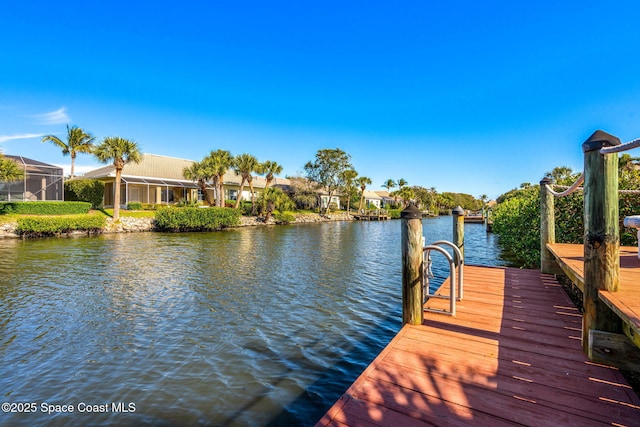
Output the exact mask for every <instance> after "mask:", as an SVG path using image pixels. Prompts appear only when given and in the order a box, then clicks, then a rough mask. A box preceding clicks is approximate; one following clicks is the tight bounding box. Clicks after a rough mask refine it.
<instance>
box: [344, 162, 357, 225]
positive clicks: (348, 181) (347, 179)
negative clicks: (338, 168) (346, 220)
mask: <svg viewBox="0 0 640 427" xmlns="http://www.w3.org/2000/svg"><path fill="white" fill-rule="evenodd" d="M357 177H358V172H356V171H355V170H353V169H347V170H346V171H344V172H342V181H343V182H344V190H345V193H347V214H349V213H350V212H351V196H352V195H353V193H354V192H355V189H354V181H355V179H356V178H357Z"/></svg>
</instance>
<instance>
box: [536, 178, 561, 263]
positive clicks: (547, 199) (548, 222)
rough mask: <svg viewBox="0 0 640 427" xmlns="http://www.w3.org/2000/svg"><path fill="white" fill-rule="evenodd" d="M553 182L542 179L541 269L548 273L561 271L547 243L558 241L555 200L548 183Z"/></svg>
mask: <svg viewBox="0 0 640 427" xmlns="http://www.w3.org/2000/svg"><path fill="white" fill-rule="evenodd" d="M549 184H551V180H550V179H549V178H544V179H542V180H541V181H540V271H542V272H543V273H546V274H557V273H559V271H558V270H559V268H558V264H557V263H556V259H555V257H554V256H553V254H552V253H551V252H549V249H547V243H552V244H553V243H555V242H556V224H555V214H554V209H555V201H554V196H553V194H551V192H550V191H549V189H548V188H547V185H549Z"/></svg>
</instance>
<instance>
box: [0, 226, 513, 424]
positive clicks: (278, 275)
mask: <svg viewBox="0 0 640 427" xmlns="http://www.w3.org/2000/svg"><path fill="white" fill-rule="evenodd" d="M423 224H424V234H425V237H426V241H427V243H429V242H432V241H435V240H439V239H447V240H450V239H451V233H452V231H451V228H452V219H451V217H440V218H430V219H425V220H424V221H423ZM465 232H466V238H465V247H466V249H465V251H466V257H467V263H470V264H481V265H502V264H504V263H503V262H502V261H501V260H500V259H499V250H498V248H497V245H496V242H495V240H494V236H493V235H492V234H487V233H486V232H485V231H484V228H483V226H482V225H480V224H467V225H466V228H465ZM400 250H401V248H400V221H385V222H330V223H319V224H307V225H291V226H275V227H257V228H240V229H233V230H227V231H222V232H216V233H184V234H165V233H139V234H118V235H102V236H97V237H90V238H88V237H82V238H68V239H55V238H51V239H37V240H19V239H4V240H0V332H1V335H0V372H2V375H1V376H0V390H1V391H2V399H1V400H2V403H5V402H7V403H12V404H13V405H11V407H8V409H9V412H3V413H0V424H2V425H18V426H20V425H24V426H32V425H60V426H62V425H65V426H66V425H73V426H75V425H77V426H81V425H83V426H84V425H106V424H110V425H124V426H127V425H132V426H133V425H153V426H183V425H212V426H266V425H272V426H292V425H293V426H296V425H313V423H315V421H317V420H318V419H319V418H320V417H321V416H322V414H323V413H324V412H325V411H326V410H327V409H328V408H329V407H330V406H331V405H332V404H333V403H334V402H335V400H336V399H337V398H338V397H339V396H340V395H341V394H342V393H343V392H344V391H345V389H346V388H347V387H348V386H349V385H350V384H351V382H353V380H354V379H355V378H356V377H357V376H358V375H359V374H360V373H361V372H362V370H363V369H364V368H365V367H366V366H367V365H368V364H369V363H370V362H371V361H372V360H373V359H374V358H375V356H376V355H377V354H378V353H379V352H380V351H381V350H382V348H384V346H385V345H386V344H387V343H388V342H389V341H390V340H391V338H392V337H393V336H394V335H395V334H396V333H397V331H398V330H399V329H400V326H401V324H400V323H401V270H400V269H401V259H400ZM445 266H446V264H445V262H444V261H443V260H442V259H439V258H436V267H435V274H436V276H437V278H438V280H440V281H441V280H442V279H443V278H444V277H445V276H446V275H447V274H448V271H445V269H444V268H445ZM63 405H67V406H63ZM5 408H7V407H6V406H4V405H3V410H4V409H5ZM71 410H72V411H73V412H70V411H71ZM49 411H51V413H47V412H49Z"/></svg>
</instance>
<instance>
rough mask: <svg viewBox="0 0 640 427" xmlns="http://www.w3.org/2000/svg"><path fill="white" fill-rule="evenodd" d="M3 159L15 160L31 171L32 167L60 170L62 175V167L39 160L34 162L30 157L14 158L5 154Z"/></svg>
mask: <svg viewBox="0 0 640 427" xmlns="http://www.w3.org/2000/svg"><path fill="white" fill-rule="evenodd" d="M3 157H5V158H6V159H10V160H13V161H14V162H16V163H17V164H18V165H19V166H23V167H26V168H27V169H30V166H32V167H33V168H36V169H55V170H59V171H60V173H62V168H61V167H60V166H56V165H50V164H48V163H44V162H39V161H38V160H33V159H30V158H28V157H23V156H12V155H9V154H3Z"/></svg>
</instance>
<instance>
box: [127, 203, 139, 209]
mask: <svg viewBox="0 0 640 427" xmlns="http://www.w3.org/2000/svg"><path fill="white" fill-rule="evenodd" d="M127 209H128V210H130V211H141V210H142V203H140V202H129V203H127Z"/></svg>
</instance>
